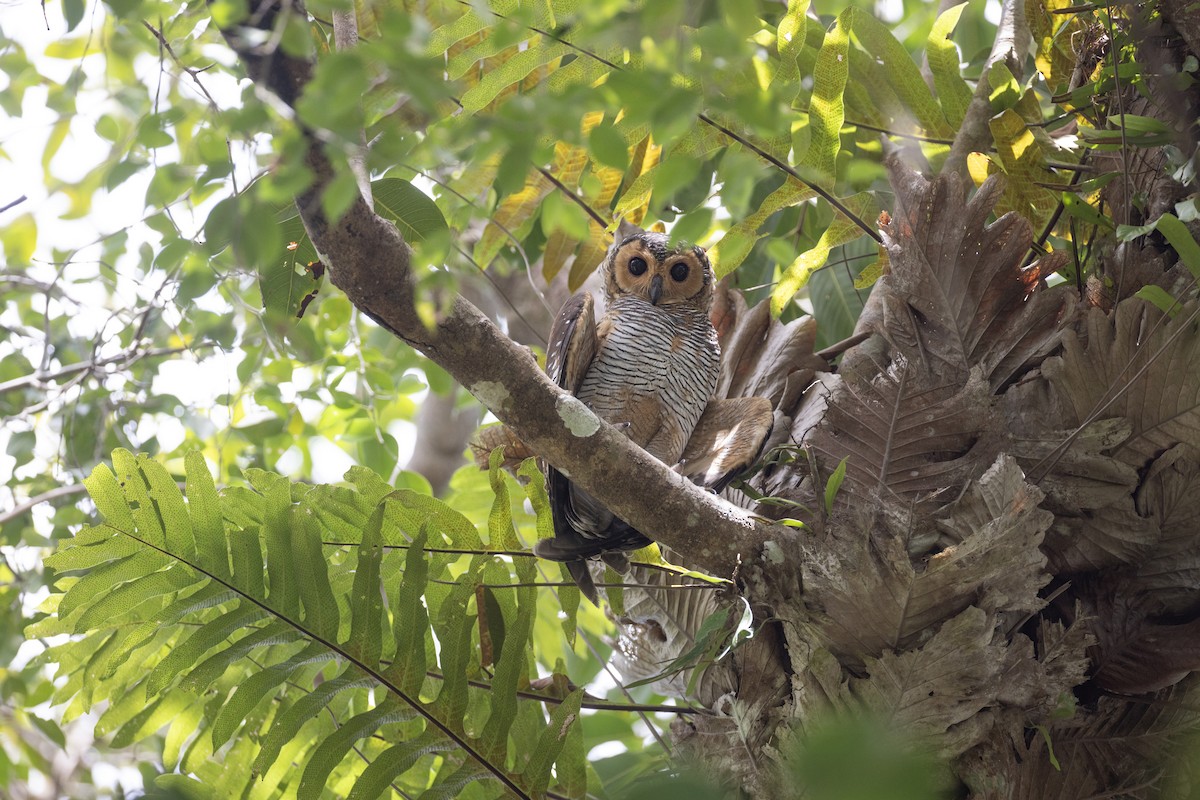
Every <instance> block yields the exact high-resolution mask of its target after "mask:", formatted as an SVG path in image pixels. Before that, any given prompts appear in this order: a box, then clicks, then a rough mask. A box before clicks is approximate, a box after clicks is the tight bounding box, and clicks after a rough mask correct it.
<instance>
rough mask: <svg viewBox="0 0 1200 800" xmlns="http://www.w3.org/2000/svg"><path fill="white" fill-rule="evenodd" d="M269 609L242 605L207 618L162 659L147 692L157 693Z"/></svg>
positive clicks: (152, 675) (151, 675)
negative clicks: (211, 618) (264, 609)
mask: <svg viewBox="0 0 1200 800" xmlns="http://www.w3.org/2000/svg"><path fill="white" fill-rule="evenodd" d="M264 616H266V612H264V611H262V610H261V609H259V608H257V607H256V606H252V605H249V604H247V605H240V606H238V607H237V608H234V609H232V610H230V611H228V612H227V613H224V614H221V615H220V616H218V617H216V618H215V619H213V620H211V621H209V622H206V623H205V624H204V625H202V626H200V627H199V628H197V629H196V631H195V632H194V633H193V634H192V635H191V636H189V637H187V639H185V640H184V641H183V642H182V643H180V644H177V645H176V646H175V647H172V648H171V651H170V652H169V653H167V655H166V656H165V657H164V658H163V660H162V661H159V662H158V664H157V665H156V666H155V667H154V669H153V670H151V672H150V676H149V677H148V678H147V679H146V695H147V696H151V695H155V694H158V693H159V692H161V691H162V690H163V689H165V688H166V687H167V686H169V685H170V684H171V682H172V681H173V680H175V678H176V677H177V676H178V675H179V674H180V673H181V672H183V670H184V669H186V668H188V667H190V666H191V665H193V664H195V663H196V662H197V661H199V660H200V658H201V657H203V655H204V654H205V653H207V652H208V651H209V650H211V649H213V648H214V647H216V646H217V645H219V644H221V642H223V641H225V640H226V639H227V638H228V637H229V636H230V634H232V633H233V632H235V631H238V630H240V629H242V628H244V627H247V626H248V625H253V624H254V623H255V622H257V621H258V620H260V619H262V618H263V617H264Z"/></svg>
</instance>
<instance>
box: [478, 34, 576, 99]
mask: <svg viewBox="0 0 1200 800" xmlns="http://www.w3.org/2000/svg"><path fill="white" fill-rule="evenodd" d="M569 52H571V51H570V49H569V48H568V47H567V46H566V45H564V44H562V43H560V42H556V41H551V42H550V43H549V44H543V43H542V42H541V41H540V40H539V42H538V43H537V44H535V45H533V46H531V47H529V48H528V49H526V50H523V51H521V52H519V53H517V54H516V55H514V56H513V57H512V58H509V59H507V60H506V61H505V62H504V64H503V65H501V66H500V67H499V68H498V69H493V70H491V71H489V72H488V73H487V74H486V75H485V76H484V77H483V80H481V81H480V82H479V83H478V84H476V85H475V86H473V87H472V88H471V89H470V90H469V91H467V92H466V93H465V94H463V96H462V107H463V111H464V112H465V113H467V114H473V113H475V112H476V111H479V110H480V109H482V108H483V107H484V106H486V105H487V104H488V103H490V102H492V101H493V100H495V99H496V96H497V95H498V94H500V92H501V91H502V90H503V89H505V88H506V87H509V86H512V85H513V84H517V83H520V82H521V81H522V80H524V78H525V77H526V76H527V75H529V74H530V73H531V72H533V71H534V70H535V69H537V68H539V67H542V66H545V65H546V64H548V63H550V62H551V61H553V60H554V59H556V58H559V57H561V56H563V55H565V54H566V53H569Z"/></svg>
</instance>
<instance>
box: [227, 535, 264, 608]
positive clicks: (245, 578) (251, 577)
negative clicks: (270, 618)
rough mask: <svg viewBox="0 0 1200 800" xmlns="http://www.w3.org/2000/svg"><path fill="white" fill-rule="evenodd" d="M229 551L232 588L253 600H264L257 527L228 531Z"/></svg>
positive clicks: (260, 549) (261, 562)
mask: <svg viewBox="0 0 1200 800" xmlns="http://www.w3.org/2000/svg"><path fill="white" fill-rule="evenodd" d="M229 553H230V555H231V556H232V560H233V578H232V583H233V586H234V588H236V589H238V590H239V591H241V592H242V593H244V594H245V595H246V596H248V597H252V598H254V599H255V600H265V599H266V591H265V588H266V587H265V586H264V584H263V558H262V548H261V546H260V544H259V534H258V531H257V529H251V530H242V529H240V528H238V529H235V530H232V531H230V532H229Z"/></svg>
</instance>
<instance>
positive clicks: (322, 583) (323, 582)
mask: <svg viewBox="0 0 1200 800" xmlns="http://www.w3.org/2000/svg"><path fill="white" fill-rule="evenodd" d="M292 522H293V526H294V527H293V531H294V532H293V536H292V547H293V548H294V549H295V551H296V555H295V558H294V560H293V561H294V564H295V566H296V577H297V581H298V583H299V585H300V602H301V604H302V605H303V606H304V627H305V628H306V629H308V630H310V631H312V632H313V633H315V634H316V635H317V636H319V637H320V638H321V639H324V640H325V641H328V642H332V641H336V640H337V636H338V623H339V612H338V603H337V600H336V599H335V598H334V596H333V587H332V586H331V585H330V584H329V572H328V567H327V565H326V561H325V554H324V553H323V552H322V551H321V531H320V528H319V527H318V524H317V520H316V519H315V518H314V517H313V515H312V511H311V509H310V507H308V506H301V507H298V508H295V509H293V511H292Z"/></svg>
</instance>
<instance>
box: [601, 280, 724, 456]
mask: <svg viewBox="0 0 1200 800" xmlns="http://www.w3.org/2000/svg"><path fill="white" fill-rule="evenodd" d="M605 322H606V323H607V325H605V326H604V327H607V335H606V336H605V338H604V341H603V344H602V345H601V346H600V350H599V351H598V352H597V353H596V358H595V360H594V361H593V363H592V366H591V369H589V370H588V373H587V375H586V376H585V377H584V379H583V383H582V385H581V386H580V389H579V393H578V396H579V399H580V400H582V401H583V402H584V403H585V404H586V405H587V406H588V407H590V408H591V409H592V410H594V411H595V412H596V413H597V414H598V415H599V416H600V417H601V418H603V419H604V420H606V421H607V422H610V423H612V424H614V425H622V426H626V431H627V433H628V434H629V437H630V438H631V439H633V440H634V441H635V442H637V443H638V444H640V445H641V446H642V447H645V448H646V449H647V450H648V451H649V452H650V453H651V454H652V455H654V456H656V457H657V458H659V459H661V460H662V461H664V462H666V463H667V464H674V463H675V462H676V461H678V460H679V456H680V455H681V454H682V453H683V449H684V447H685V446H686V444H687V440H688V437H690V436H691V433H692V429H693V428H695V426H696V421H697V420H699V419H700V415H701V414H702V413H703V412H704V408H705V406H706V405H707V404H708V400H709V398H710V397H711V396H712V393H713V391H714V390H715V389H716V384H717V373H718V370H719V366H720V349H719V347H718V345H717V340H716V332H715V331H714V330H713V327H712V324H711V323H710V322H709V320H708V315H707V314H705V313H703V312H702V311H698V310H694V309H675V310H665V309H662V308H659V307H656V306H652V305H650V304H649V303H647V302H645V301H642V300H637V299H634V298H629V299H623V300H619V301H617V302H616V303H614V304H613V306H612V307H610V309H609V312H608V315H607V319H606V320H605Z"/></svg>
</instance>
